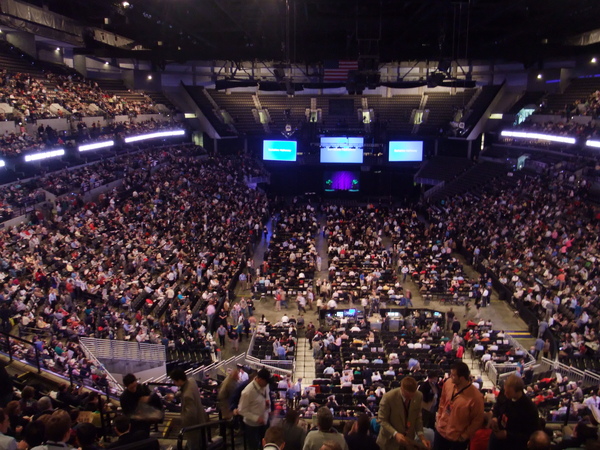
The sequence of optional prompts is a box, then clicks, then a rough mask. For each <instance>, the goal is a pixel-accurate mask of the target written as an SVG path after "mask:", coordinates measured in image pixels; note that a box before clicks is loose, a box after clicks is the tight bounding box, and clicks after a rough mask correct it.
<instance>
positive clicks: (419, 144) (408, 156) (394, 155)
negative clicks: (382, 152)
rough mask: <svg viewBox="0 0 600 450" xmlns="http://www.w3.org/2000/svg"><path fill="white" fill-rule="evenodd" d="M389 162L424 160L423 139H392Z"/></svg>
mask: <svg viewBox="0 0 600 450" xmlns="http://www.w3.org/2000/svg"><path fill="white" fill-rule="evenodd" d="M389 149H390V152H389V158H388V161H389V162H421V161H423V141H390V146H389Z"/></svg>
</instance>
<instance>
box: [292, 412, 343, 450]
mask: <svg viewBox="0 0 600 450" xmlns="http://www.w3.org/2000/svg"><path fill="white" fill-rule="evenodd" d="M329 441H332V442H335V443H337V444H338V445H339V446H340V448H341V449H342V450H348V444H347V443H346V440H345V439H344V435H343V434H342V433H339V432H338V431H337V430H336V429H335V428H334V427H333V414H332V413H331V411H330V410H329V408H327V407H326V406H321V407H320V408H319V409H318V410H317V429H316V430H312V431H309V432H308V434H307V435H306V439H305V440H304V446H303V447H302V450H320V449H321V446H322V445H323V444H324V443H325V442H329Z"/></svg>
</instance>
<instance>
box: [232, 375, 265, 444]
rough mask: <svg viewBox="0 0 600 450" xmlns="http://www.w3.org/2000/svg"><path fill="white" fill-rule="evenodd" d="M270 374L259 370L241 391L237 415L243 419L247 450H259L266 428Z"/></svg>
mask: <svg viewBox="0 0 600 450" xmlns="http://www.w3.org/2000/svg"><path fill="white" fill-rule="evenodd" d="M270 382H271V374H270V373H269V371H268V370H267V369H264V368H263V369H260V370H259V371H258V373H257V374H256V377H255V378H254V381H251V382H250V383H249V384H248V386H246V387H245V388H244V390H243V391H242V395H241V397H240V403H239V405H238V410H239V414H240V415H241V416H242V417H243V418H244V424H245V438H246V441H247V447H248V450H259V449H260V447H261V442H262V439H263V437H264V436H265V432H266V431H267V428H268V422H269V415H270V412H271V400H270V390H269V383H270Z"/></svg>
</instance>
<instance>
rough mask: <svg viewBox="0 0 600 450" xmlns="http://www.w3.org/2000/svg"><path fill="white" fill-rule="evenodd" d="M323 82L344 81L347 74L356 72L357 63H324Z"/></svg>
mask: <svg viewBox="0 0 600 450" xmlns="http://www.w3.org/2000/svg"><path fill="white" fill-rule="evenodd" d="M323 69H324V71H323V81H346V80H347V79H348V72H349V71H351V70H358V61H325V62H324V63H323Z"/></svg>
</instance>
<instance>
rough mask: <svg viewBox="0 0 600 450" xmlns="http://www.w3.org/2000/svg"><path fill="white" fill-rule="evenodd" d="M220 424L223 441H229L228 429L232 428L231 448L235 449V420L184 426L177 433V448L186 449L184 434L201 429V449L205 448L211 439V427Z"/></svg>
mask: <svg viewBox="0 0 600 450" xmlns="http://www.w3.org/2000/svg"><path fill="white" fill-rule="evenodd" d="M216 425H218V426H219V428H220V431H221V436H222V437H223V442H224V443H225V444H226V443H227V430H228V429H229V430H230V436H231V449H232V450H234V449H235V434H234V433H233V421H232V420H217V421H214V422H206V423H201V424H199V425H192V426H190V427H185V428H182V429H181V430H180V431H179V434H178V435H177V450H184V447H183V439H184V434H185V433H188V432H193V431H200V447H199V448H200V450H205V448H206V444H207V443H208V442H209V441H210V428H212V427H214V426H216ZM244 439H245V437H244Z"/></svg>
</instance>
